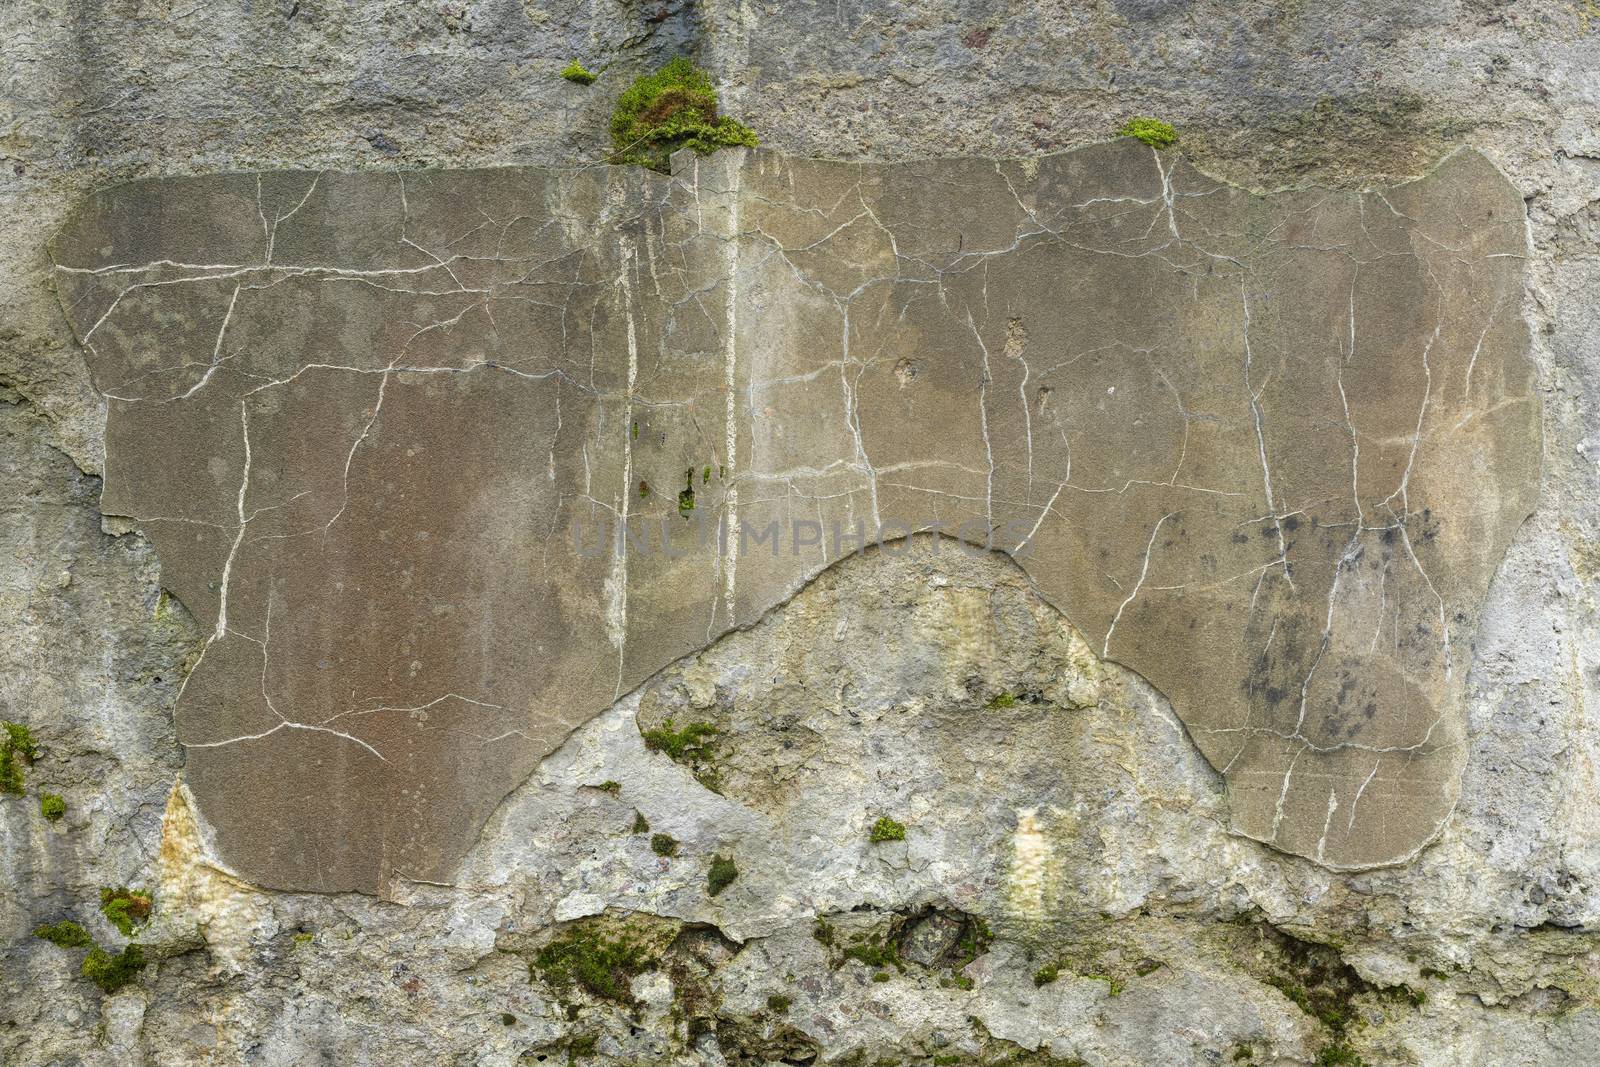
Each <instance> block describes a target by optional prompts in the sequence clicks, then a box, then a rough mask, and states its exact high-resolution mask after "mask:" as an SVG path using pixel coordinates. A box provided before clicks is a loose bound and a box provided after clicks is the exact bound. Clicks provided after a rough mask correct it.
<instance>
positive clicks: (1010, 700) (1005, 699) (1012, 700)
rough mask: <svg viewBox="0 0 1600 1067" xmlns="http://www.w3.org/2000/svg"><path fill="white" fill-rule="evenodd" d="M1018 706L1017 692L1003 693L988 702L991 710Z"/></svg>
mask: <svg viewBox="0 0 1600 1067" xmlns="http://www.w3.org/2000/svg"><path fill="white" fill-rule="evenodd" d="M1016 706H1017V697H1016V694H1015V693H1001V694H1000V695H999V696H997V697H995V698H994V699H993V700H991V701H989V703H988V707H989V708H990V710H993V709H995V708H1014V707H1016Z"/></svg>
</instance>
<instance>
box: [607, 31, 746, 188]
mask: <svg viewBox="0 0 1600 1067" xmlns="http://www.w3.org/2000/svg"><path fill="white" fill-rule="evenodd" d="M756 143H757V141H756V135H755V134H754V133H753V132H751V130H750V129H749V128H748V127H746V126H745V125H744V124H743V123H740V122H739V121H737V120H735V119H732V118H729V117H728V116H726V115H719V114H718V113H717V91H716V89H714V88H713V87H712V85H711V79H710V78H709V77H707V76H706V73H705V71H703V70H701V69H700V68H699V67H696V66H695V65H694V64H693V63H691V62H689V60H687V59H684V58H683V57H681V56H680V57H679V58H677V59H674V60H672V61H671V62H670V63H668V64H667V65H666V66H664V67H662V68H661V69H660V70H658V71H656V72H655V73H654V74H646V75H644V76H643V77H641V78H639V79H638V80H636V81H635V82H634V83H633V84H632V85H630V86H628V88H627V89H626V90H624V91H623V93H622V95H621V97H619V98H618V100H617V106H616V110H615V111H613V112H612V115H611V162H613V163H621V164H638V165H640V166H643V167H649V168H650V169H651V170H657V171H662V172H663V173H665V172H666V171H667V170H669V169H670V164H669V160H670V159H671V157H672V153H674V152H676V151H678V150H679V149H682V148H692V149H693V150H694V151H696V152H698V153H700V154H702V155H704V154H706V153H709V152H715V151H716V150H717V149H719V148H727V147H731V146H734V145H743V146H745V147H747V148H754V147H755V146H756Z"/></svg>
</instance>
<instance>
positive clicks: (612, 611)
mask: <svg viewBox="0 0 1600 1067" xmlns="http://www.w3.org/2000/svg"><path fill="white" fill-rule="evenodd" d="M633 259H634V245H633V238H631V237H624V238H622V269H621V271H620V272H619V273H618V275H617V288H618V290H619V291H620V293H621V296H622V305H623V309H624V310H625V311H626V313H627V317H628V391H627V393H626V395H625V398H624V405H623V419H622V499H621V502H620V504H619V506H618V508H617V513H618V516H619V520H618V526H617V533H616V544H615V546H614V551H613V552H612V553H611V576H610V578H609V579H607V581H606V586H607V590H606V592H607V596H606V601H607V603H606V630H607V635H608V636H609V637H610V639H611V644H612V647H614V648H615V649H616V650H617V684H616V689H615V693H614V695H613V696H612V699H613V700H615V699H617V697H620V696H621V695H622V680H623V670H624V667H625V665H626V658H627V647H628V511H629V508H630V506H631V504H632V502H633V398H634V389H635V387H636V385H637V383H638V380H639V337H638V332H637V330H636V329H635V324H634V318H633V285H632V283H631V281H630V279H629V271H630V270H631V269H632V267H633Z"/></svg>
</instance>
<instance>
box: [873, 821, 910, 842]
mask: <svg viewBox="0 0 1600 1067" xmlns="http://www.w3.org/2000/svg"><path fill="white" fill-rule="evenodd" d="M869 837H870V839H871V840H873V841H904V840H905V839H906V827H905V823H900V822H895V821H894V820H893V819H891V818H889V816H887V815H880V816H878V821H877V822H875V823H873V824H872V833H871V834H870V835H869Z"/></svg>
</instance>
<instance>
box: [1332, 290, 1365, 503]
mask: <svg viewBox="0 0 1600 1067" xmlns="http://www.w3.org/2000/svg"><path fill="white" fill-rule="evenodd" d="M1349 321H1350V337H1349V344H1350V348H1349V351H1347V352H1346V353H1345V355H1344V358H1343V359H1342V360H1340V361H1339V373H1338V375H1337V377H1336V380H1337V382H1338V385H1339V403H1340V404H1342V405H1343V406H1344V425H1345V429H1347V430H1349V431H1350V496H1351V498H1352V502H1353V503H1354V504H1355V506H1356V532H1357V533H1359V532H1361V531H1362V530H1364V529H1366V526H1367V516H1366V512H1364V511H1363V510H1362V508H1361V438H1360V436H1359V435H1358V434H1357V433H1356V424H1355V420H1354V419H1352V418H1351V417H1350V400H1349V398H1348V397H1346V396H1345V392H1344V369H1345V367H1346V366H1348V365H1349V364H1350V363H1351V362H1352V361H1353V360H1354V359H1355V358H1356V280H1355V277H1354V276H1353V275H1352V276H1351V278H1350V320H1349Z"/></svg>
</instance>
